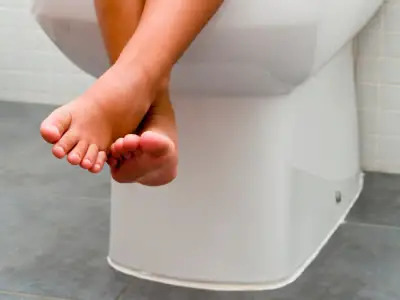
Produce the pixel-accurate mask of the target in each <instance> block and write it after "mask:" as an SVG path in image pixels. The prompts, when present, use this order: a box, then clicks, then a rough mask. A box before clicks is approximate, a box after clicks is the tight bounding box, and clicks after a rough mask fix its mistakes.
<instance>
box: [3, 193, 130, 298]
mask: <svg viewBox="0 0 400 300" xmlns="http://www.w3.org/2000/svg"><path fill="white" fill-rule="evenodd" d="M0 207H1V210H0V219H1V220H2V226H1V227H0V245H1V247H0V290H2V289H3V290H10V291H18V292H24V293H33V294H39V295H50V296H57V297H65V298H72V299H82V300H89V299H94V300H100V299H107V300H109V299H114V298H115V297H116V296H117V295H118V294H119V293H120V291H121V290H122V289H123V288H124V287H125V286H126V279H125V278H124V277H122V276H119V275H117V274H116V273H115V272H113V271H112V270H111V269H110V268H109V267H108V266H107V263H106V260H105V258H106V255H107V249H108V230H109V204H108V200H105V199H92V198H77V197H72V198H69V197H61V196H60V197H54V196H49V197H44V196H43V195H37V194H27V193H24V191H17V192H12V193H8V192H7V191H6V192H2V194H1V196H0ZM0 299H1V298H0Z"/></svg>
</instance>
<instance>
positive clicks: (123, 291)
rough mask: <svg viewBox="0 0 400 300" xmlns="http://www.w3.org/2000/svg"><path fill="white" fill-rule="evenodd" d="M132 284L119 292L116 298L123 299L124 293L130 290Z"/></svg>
mask: <svg viewBox="0 0 400 300" xmlns="http://www.w3.org/2000/svg"><path fill="white" fill-rule="evenodd" d="M129 286H130V284H127V285H126V286H125V287H124V288H123V289H122V290H121V292H120V293H119V295H118V296H117V297H116V298H115V300H122V297H123V296H124V294H125V293H126V291H128V289H129Z"/></svg>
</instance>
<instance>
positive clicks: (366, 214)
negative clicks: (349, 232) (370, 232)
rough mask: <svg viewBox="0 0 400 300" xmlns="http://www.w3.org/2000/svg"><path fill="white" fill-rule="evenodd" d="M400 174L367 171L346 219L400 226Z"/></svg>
mask: <svg viewBox="0 0 400 300" xmlns="http://www.w3.org/2000/svg"><path fill="white" fill-rule="evenodd" d="M399 213H400V176H399V175H389V174H379V173H368V174H367V176H366V180H365V187H364V190H363V192H362V194H361V196H360V199H358V201H357V203H356V205H355V206H354V208H353V209H352V210H351V212H350V214H349V217H348V221H349V222H360V223H368V224H378V225H389V226H396V227H400V214H399Z"/></svg>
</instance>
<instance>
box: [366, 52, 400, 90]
mask: <svg viewBox="0 0 400 300" xmlns="http://www.w3.org/2000/svg"><path fill="white" fill-rule="evenodd" d="M399 70H400V59H399V58H392V57H385V58H382V59H380V60H379V72H378V74H379V75H378V76H380V77H379V80H380V82H382V83H389V84H400V71H399ZM362 71H368V70H362ZM362 77H363V76H361V78H362ZM364 77H365V76H364ZM360 80H361V79H360Z"/></svg>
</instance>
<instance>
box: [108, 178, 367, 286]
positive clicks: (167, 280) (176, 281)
mask: <svg viewBox="0 0 400 300" xmlns="http://www.w3.org/2000/svg"><path fill="white" fill-rule="evenodd" d="M363 185H364V174H363V173H361V174H360V175H359V186H358V191H357V193H356V195H355V197H354V198H353V199H352V200H351V201H350V203H349V205H348V207H347V209H346V210H345V211H344V213H343V215H342V216H341V217H340V219H339V220H338V221H337V223H336V224H335V226H334V227H333V228H332V229H331V231H330V232H328V234H327V236H326V237H325V238H324V239H323V240H322V242H321V244H320V245H319V246H318V247H317V248H316V249H315V252H314V253H313V254H312V255H311V256H310V257H309V258H308V259H307V260H306V261H304V263H303V264H302V265H300V266H299V267H298V269H297V270H295V271H294V273H293V274H292V275H291V276H290V277H287V278H282V279H281V280H278V281H275V282H257V283H232V282H215V281H208V282H207V281H196V280H191V279H190V278H187V279H186V278H172V277H168V276H166V275H162V274H153V273H149V272H146V271H143V270H135V269H133V268H131V267H125V266H123V265H122V264H119V263H118V262H116V261H114V260H113V259H112V258H111V257H110V256H108V257H107V262H108V264H109V265H110V266H111V267H112V268H113V269H115V270H116V271H118V272H121V273H123V274H126V275H129V276H133V277H136V278H139V279H144V280H149V281H153V282H159V283H163V284H168V285H173V286H179V287H185V288H195V289H201V290H210V291H265V290H275V289H279V288H282V287H284V286H286V285H289V284H291V283H293V282H294V281H296V280H297V278H299V277H300V276H301V275H302V274H303V272H304V271H305V270H306V269H307V267H308V266H309V265H310V264H311V263H312V262H313V261H314V259H315V258H316V257H317V256H318V255H319V253H320V252H321V250H322V249H323V248H324V246H325V245H326V243H327V242H328V241H329V240H330V239H331V237H332V235H333V234H334V233H335V232H336V230H337V229H338V227H339V226H340V225H342V224H343V222H344V220H345V218H346V216H347V215H348V213H349V212H350V210H351V208H352V207H353V205H354V204H355V203H356V201H357V199H358V197H359V196H360V194H361V191H362V189H363Z"/></svg>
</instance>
